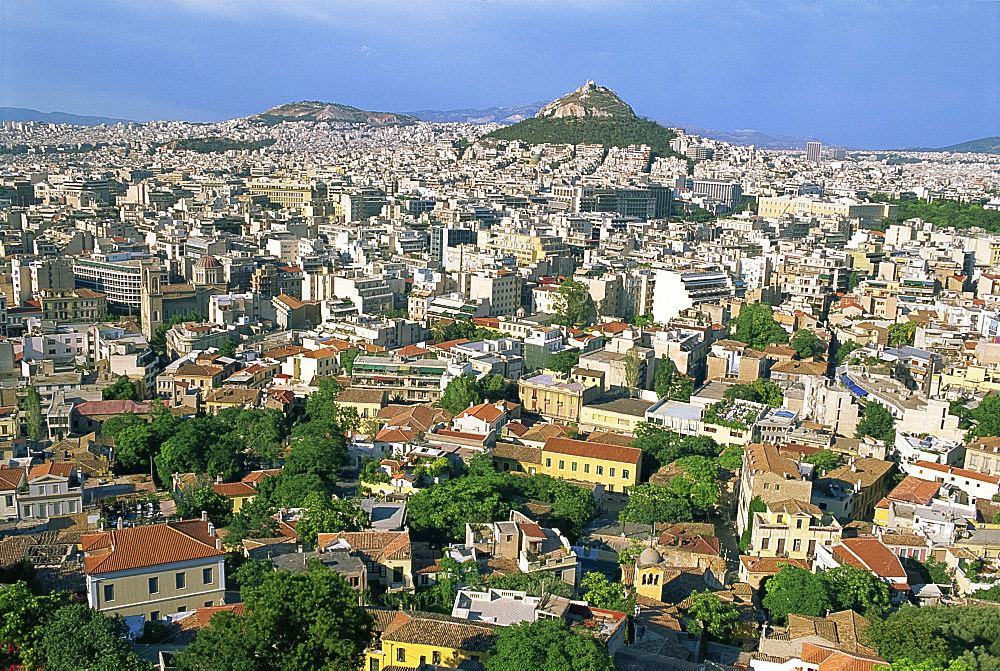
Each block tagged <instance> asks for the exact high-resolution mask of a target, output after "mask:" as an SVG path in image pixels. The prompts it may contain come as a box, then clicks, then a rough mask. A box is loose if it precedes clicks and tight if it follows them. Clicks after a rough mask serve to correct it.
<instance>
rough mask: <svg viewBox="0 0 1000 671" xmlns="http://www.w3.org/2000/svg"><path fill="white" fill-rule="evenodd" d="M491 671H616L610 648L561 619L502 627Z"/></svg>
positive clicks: (494, 650) (544, 619)
mask: <svg viewBox="0 0 1000 671" xmlns="http://www.w3.org/2000/svg"><path fill="white" fill-rule="evenodd" d="M486 668H487V669H488V671H613V669H614V668H615V667H614V664H613V663H612V661H611V656H610V655H609V654H608V651H607V648H606V647H604V645H603V644H602V643H600V642H599V641H598V640H597V639H596V638H594V637H593V636H592V635H589V634H587V633H585V632H576V631H571V630H570V629H569V628H568V626H567V625H566V622H565V621H564V620H562V619H559V618H543V619H540V620H536V621H534V622H524V623H521V624H515V625H512V626H509V627H501V628H500V629H499V635H498V636H497V641H496V644H495V645H494V646H493V648H492V649H491V650H490V657H489V659H488V660H487V662H486Z"/></svg>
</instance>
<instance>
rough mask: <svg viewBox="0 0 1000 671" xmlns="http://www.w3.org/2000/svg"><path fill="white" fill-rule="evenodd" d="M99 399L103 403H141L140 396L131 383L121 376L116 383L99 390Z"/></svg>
mask: <svg viewBox="0 0 1000 671" xmlns="http://www.w3.org/2000/svg"><path fill="white" fill-rule="evenodd" d="M101 398H103V399H104V400H105V401H141V400H142V395H141V394H140V393H139V390H138V389H136V387H135V385H134V384H133V383H132V381H131V380H129V379H128V378H127V377H125V376H124V375H122V376H121V377H120V378H118V381H117V382H115V383H114V384H112V385H110V386H107V387H105V388H104V389H102V390H101Z"/></svg>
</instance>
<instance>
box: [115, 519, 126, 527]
mask: <svg viewBox="0 0 1000 671" xmlns="http://www.w3.org/2000/svg"><path fill="white" fill-rule="evenodd" d="M115 526H116V527H117V528H118V529H124V528H125V523H124V522H123V521H122V518H120V517H119V518H118V524H117V525H115Z"/></svg>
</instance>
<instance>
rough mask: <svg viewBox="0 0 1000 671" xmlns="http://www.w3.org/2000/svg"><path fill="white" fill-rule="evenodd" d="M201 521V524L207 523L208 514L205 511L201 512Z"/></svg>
mask: <svg viewBox="0 0 1000 671" xmlns="http://www.w3.org/2000/svg"><path fill="white" fill-rule="evenodd" d="M201 521H202V522H207V521H208V512H207V511H205V510H202V511H201Z"/></svg>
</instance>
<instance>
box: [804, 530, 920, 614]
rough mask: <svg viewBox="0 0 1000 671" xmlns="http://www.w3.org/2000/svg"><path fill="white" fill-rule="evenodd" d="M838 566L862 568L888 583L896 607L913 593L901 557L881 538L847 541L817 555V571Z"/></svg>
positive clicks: (821, 547) (818, 552)
mask: <svg viewBox="0 0 1000 671" xmlns="http://www.w3.org/2000/svg"><path fill="white" fill-rule="evenodd" d="M838 566H853V567H855V568H861V569H864V570H866V571H868V572H869V573H871V574H872V575H873V576H875V577H876V578H878V579H879V580H881V581H882V582H884V583H886V584H887V585H888V586H889V589H890V596H891V599H892V602H893V603H894V604H899V603H902V602H903V601H905V600H906V598H907V597H908V595H909V593H910V585H909V584H908V580H909V578H908V577H907V575H906V570H905V569H904V568H903V564H902V563H901V562H900V560H899V557H897V556H896V555H895V554H893V552H892V550H890V549H889V548H887V547H886V546H885V544H883V543H882V541H880V540H879V539H877V538H874V537H871V536H864V537H860V538H845V539H843V540H841V541H840V543H838V544H836V545H832V546H820V547H819V548H817V552H816V570H818V571H825V570H828V569H833V568H837V567H838Z"/></svg>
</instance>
